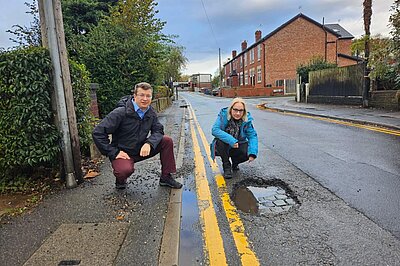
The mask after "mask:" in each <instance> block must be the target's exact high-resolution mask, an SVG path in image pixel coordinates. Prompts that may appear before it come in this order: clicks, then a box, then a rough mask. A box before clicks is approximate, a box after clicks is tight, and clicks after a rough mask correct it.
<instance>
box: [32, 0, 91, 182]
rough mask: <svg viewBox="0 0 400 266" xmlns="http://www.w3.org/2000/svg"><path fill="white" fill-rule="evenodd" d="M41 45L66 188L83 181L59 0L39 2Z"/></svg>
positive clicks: (41, 0)
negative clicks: (50, 74)
mask: <svg viewBox="0 0 400 266" xmlns="http://www.w3.org/2000/svg"><path fill="white" fill-rule="evenodd" d="M38 4H39V15H40V26H41V33H42V36H43V37H42V45H43V46H45V47H48V49H49V52H50V57H51V61H52V66H53V79H54V88H55V93H54V96H55V97H54V98H55V106H56V111H57V120H58V123H57V124H58V129H59V131H60V132H61V136H62V137H61V140H62V144H61V150H62V153H63V160H64V169H65V177H66V186H67V188H74V187H76V185H77V182H76V180H78V182H79V183H80V182H83V177H82V169H81V153H80V144H79V136H78V128H77V123H76V116H75V107H74V98H73V94H72V85H71V76H70V71H69V64H68V56H67V50H66V45H65V36H64V25H63V19H62V11H61V2H60V0H39V1H38Z"/></svg>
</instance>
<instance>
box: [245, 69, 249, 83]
mask: <svg viewBox="0 0 400 266" xmlns="http://www.w3.org/2000/svg"><path fill="white" fill-rule="evenodd" d="M247 84H249V76H248V75H247V70H246V71H245V72H244V85H247Z"/></svg>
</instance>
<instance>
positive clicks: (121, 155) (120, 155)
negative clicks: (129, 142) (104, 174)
mask: <svg viewBox="0 0 400 266" xmlns="http://www.w3.org/2000/svg"><path fill="white" fill-rule="evenodd" d="M130 158H131V157H129V155H128V154H127V153H126V152H124V151H120V152H119V153H118V155H117V157H115V159H127V160H129V159H130Z"/></svg>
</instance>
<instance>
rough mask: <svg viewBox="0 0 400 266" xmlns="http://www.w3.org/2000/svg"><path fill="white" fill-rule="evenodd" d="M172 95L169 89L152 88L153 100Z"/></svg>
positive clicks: (164, 87)
mask: <svg viewBox="0 0 400 266" xmlns="http://www.w3.org/2000/svg"><path fill="white" fill-rule="evenodd" d="M171 95H172V92H171V89H170V88H168V87H166V86H154V98H155V99H158V98H163V97H169V96H171Z"/></svg>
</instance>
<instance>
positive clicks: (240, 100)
mask: <svg viewBox="0 0 400 266" xmlns="http://www.w3.org/2000/svg"><path fill="white" fill-rule="evenodd" d="M237 103H241V104H243V109H244V111H243V116H242V120H243V121H247V108H246V103H245V102H244V100H243V99H242V98H234V99H233V100H232V102H231V105H229V108H228V120H230V119H231V117H232V115H231V112H232V108H233V106H234V105H235V104H237Z"/></svg>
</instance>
